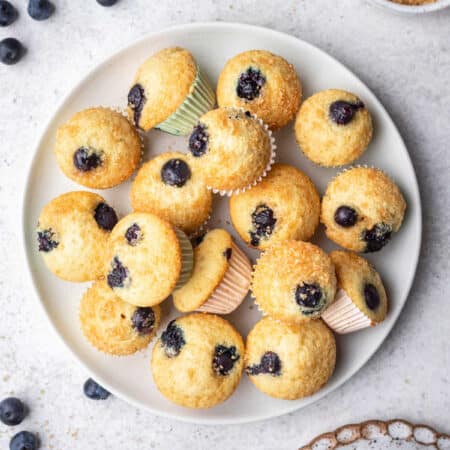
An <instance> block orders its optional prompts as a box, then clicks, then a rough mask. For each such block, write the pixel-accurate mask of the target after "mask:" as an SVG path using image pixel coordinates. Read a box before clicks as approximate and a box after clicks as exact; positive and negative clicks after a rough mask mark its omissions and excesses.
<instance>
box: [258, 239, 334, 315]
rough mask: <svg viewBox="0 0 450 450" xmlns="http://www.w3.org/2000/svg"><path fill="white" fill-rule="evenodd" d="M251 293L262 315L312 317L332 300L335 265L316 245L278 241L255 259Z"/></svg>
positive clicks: (320, 312)
mask: <svg viewBox="0 0 450 450" xmlns="http://www.w3.org/2000/svg"><path fill="white" fill-rule="evenodd" d="M252 292H253V296H254V297H255V301H256V303H257V305H258V307H259V308H260V309H261V310H262V312H263V313H264V314H265V315H268V316H272V317H274V318H275V319H279V320H285V321H289V322H303V321H305V320H309V319H315V318H318V317H320V315H321V314H322V312H323V311H325V309H326V308H327V307H328V305H329V304H330V303H331V302H332V301H333V299H334V295H335V293H336V275H335V271H334V265H333V263H332V262H331V259H330V257H329V256H328V255H327V254H326V253H325V252H324V251H323V250H322V249H321V248H319V247H317V246H316V245H313V244H310V243H308V242H302V241H283V242H279V243H277V244H274V245H273V246H272V247H270V248H269V249H268V250H267V251H266V252H264V253H263V254H262V255H261V256H260V258H259V259H258V261H257V263H256V266H255V268H254V272H253V282H252Z"/></svg>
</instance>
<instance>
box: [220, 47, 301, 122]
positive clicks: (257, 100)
mask: <svg viewBox="0 0 450 450" xmlns="http://www.w3.org/2000/svg"><path fill="white" fill-rule="evenodd" d="M301 97H302V86H301V83H300V80H299V78H298V76H297V73H296V72H295V69H294V66H293V65H292V64H289V63H288V62H287V61H286V60H285V59H284V58H282V57H281V56H278V55H274V54H273V53H270V52H268V51H265V50H249V51H246V52H243V53H240V54H239V55H236V56H234V57H233V58H231V59H230V60H229V61H228V62H227V63H226V65H225V67H224V68H223V70H222V72H221V74H220V77H219V82H218V85H217V102H218V104H219V106H220V107H224V106H231V107H235V108H242V109H244V110H248V111H250V112H251V113H253V114H256V115H257V116H258V117H259V118H260V119H262V120H263V121H264V122H265V123H266V124H267V125H268V126H269V127H270V128H272V129H277V128H281V127H283V126H284V125H286V124H287V123H288V122H289V121H290V120H292V119H293V118H294V116H295V113H296V112H297V111H298V108H299V106H300V101H301Z"/></svg>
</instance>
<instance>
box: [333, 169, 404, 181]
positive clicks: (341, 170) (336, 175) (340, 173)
mask: <svg viewBox="0 0 450 450" xmlns="http://www.w3.org/2000/svg"><path fill="white" fill-rule="evenodd" d="M353 169H372V170H377V171H379V172H381V173H382V174H383V175H385V176H386V177H387V178H389V180H391V181H392V183H394V184H395V185H396V184H397V183H396V182H395V181H394V180H393V179H392V177H391V176H390V175H389V174H388V173H386V172H385V171H384V170H383V169H380V168H379V167H376V166H372V165H367V164H352V165H351V166H348V167H344V168H343V169H340V170H339V171H338V172H336V174H335V175H334V176H333V177H332V178H331V180H330V181H329V182H328V185H329V184H330V183H331V182H333V181H334V180H335V179H336V178H338V177H339V175H342V174H343V173H345V172H350V171H351V170H353Z"/></svg>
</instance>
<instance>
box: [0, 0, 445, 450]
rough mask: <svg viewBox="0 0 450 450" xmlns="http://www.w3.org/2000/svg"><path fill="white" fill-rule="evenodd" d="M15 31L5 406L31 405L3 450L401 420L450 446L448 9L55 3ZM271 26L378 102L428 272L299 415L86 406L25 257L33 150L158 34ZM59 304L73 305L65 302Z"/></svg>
mask: <svg viewBox="0 0 450 450" xmlns="http://www.w3.org/2000/svg"><path fill="white" fill-rule="evenodd" d="M11 1H12V2H13V3H14V4H16V5H17V6H18V7H19V8H20V13H21V17H20V19H19V21H18V22H16V23H15V24H14V25H12V26H10V27H8V28H0V39H3V38H4V37H8V36H15V37H18V38H19V39H21V40H22V41H23V42H24V43H25V45H26V46H27V47H28V50H29V51H28V54H27V56H26V58H25V59H24V60H23V61H22V62H21V63H20V64H18V65H17V66H12V67H7V66H4V65H0V139H1V144H0V302H1V304H0V311H1V314H0V397H4V396H6V395H10V394H14V395H18V396H20V397H22V398H23V399H25V400H26V402H27V403H28V404H29V405H30V408H31V414H30V416H29V418H28V419H27V420H26V421H25V422H24V423H23V424H22V426H19V427H16V428H17V430H15V429H12V428H7V427H5V426H3V425H2V424H0V448H1V449H6V448H7V447H8V442H9V439H10V437H11V436H12V434H13V433H14V432H15V431H18V430H19V429H29V430H31V431H36V432H39V434H40V436H41V439H42V448H44V449H60V450H72V449H73V450H75V449H77V450H78V449H80V450H84V449H86V450H87V449H89V450H97V449H105V448H107V449H111V450H115V449H127V450H134V449H136V450H137V449H150V448H156V449H182V448H183V449H209V448H214V449H217V450H220V449H226V450H233V449H243V448H249V449H250V448H251V449H295V448H297V447H298V446H300V445H302V444H305V443H306V442H307V441H309V440H310V439H311V438H313V437H314V436H315V435H316V434H319V433H322V432H325V431H327V430H329V429H334V428H336V427H338V426H340V425H344V424H346V423H349V422H356V421H361V420H366V419H372V418H380V419H389V418H393V417H402V418H404V419H407V420H410V421H412V422H425V423H428V424H429V425H431V426H434V427H436V428H437V429H440V430H442V431H445V432H447V433H450V418H449V417H450V383H449V376H450V375H449V374H450V344H449V341H450V319H449V317H450V300H449V295H448V293H447V289H448V279H449V275H450V270H449V262H448V261H449V258H448V251H449V244H450V239H449V235H450V227H449V225H448V224H449V222H450V213H449V198H450V190H449V185H448V178H449V174H450V170H449V169H450V167H449V166H450V148H449V145H450V144H449V143H450V125H449V113H450V90H449V86H448V84H449V73H450V9H448V10H446V11H444V12H441V13H436V14H432V15H426V16H419V17H405V16H400V15H396V14H392V13H390V12H388V11H385V10H381V9H378V8H375V7H372V6H370V5H368V4H366V3H365V2H364V1H363V0H340V1H339V2H336V1H334V0H296V1H294V0H283V1H279V0H259V1H255V0H247V1H244V0H241V1H238V0H233V1H231V0H214V1H208V0H198V1H193V0H184V1H180V0H166V1H159V2H157V1H149V0H120V2H119V3H118V4H117V5H116V6H115V7H113V8H102V7H100V6H99V5H97V4H96V2H95V1H94V0H54V1H55V4H56V5H57V8H58V11H57V14H55V16H54V17H52V18H51V19H50V20H49V21H47V22H42V23H39V22H34V21H32V20H31V19H30V18H29V17H28V16H27V14H26V12H25V3H26V1H25V0H11ZM214 20H222V21H237V22H247V23H253V24H258V25H263V26H267V27H270V28H274V29H276V30H280V31H285V32H287V33H291V34H293V35H295V36H298V37H300V38H302V39H305V40H307V41H309V42H311V43H312V44H315V45H317V46H319V47H320V48H322V49H324V50H326V51H327V52H329V53H330V54H331V55H333V56H335V57H336V58H338V59H339V60H340V61H342V62H343V63H344V64H346V65H347V66H348V67H349V68H350V69H351V70H353V71H354V72H355V73H356V74H357V75H359V76H360V77H361V78H362V80H363V81H365V82H366V83H367V84H368V86H369V87H370V88H371V89H372V90H373V91H374V92H375V94H376V95H377V96H378V97H379V99H380V100H381V101H382V103H384V105H385V106H386V108H387V109H388V111H389V112H390V114H391V115H392V117H393V118H394V121H395V122H396V123H397V125H398V127H399V128H400V131H401V133H402V134H403V137H404V139H405V141H406V144H407V146H408V148H409V151H410V153H411V156H412V159H413V163H414V165H415V168H416V171H417V174H418V178H419V182H420V187H421V194H422V201H423V210H424V236H423V248H422V255H421V261H420V264H419V269H418V274H417V278H416V281H415V283H414V285H413V288H412V292H411V295H410V298H409V300H408V302H407V304H406V307H405V309H404V311H403V313H402V315H401V317H400V320H399V322H398V324H397V325H396V327H395V328H394V331H393V332H392V334H391V335H390V337H389V338H388V340H387V341H386V342H385V343H384V344H383V346H382V347H381V349H380V350H379V351H378V352H377V354H376V355H375V356H374V357H373V358H372V360H371V361H370V362H369V363H368V364H367V365H366V366H365V367H364V368H363V369H362V370H361V371H360V372H359V373H358V374H357V375H356V376H355V377H353V378H352V379H351V381H349V382H348V383H346V384H345V385H344V386H343V387H342V388H341V389H339V390H337V391H335V392H334V393H333V394H331V395H328V396H327V397H326V398H324V399H323V400H321V401H319V402H318V403H316V404H314V405H313V406H310V407H308V408H306V409H303V410H302V411H298V412H297V413H293V414H290V415H287V416H284V417H280V418H278V419H274V420H270V421H266V422H259V423H254V424H249V425H242V426H217V427H205V426H196V425H188V424H183V423H180V422H176V421H171V420H167V419H162V418H159V417H156V416H152V415H150V414H148V413H146V412H141V411H138V410H136V409H135V408H134V407H132V406H129V405H127V404H125V403H123V402H122V401H120V400H118V399H115V398H112V399H110V400H108V401H106V402H92V401H89V400H87V399H85V398H84V396H83V395H82V391H81V386H82V383H83V382H84V380H85V378H86V377H87V374H86V373H84V371H83V370H82V369H80V368H79V366H78V365H77V363H76V362H75V361H73V360H72V359H71V356H70V355H69V354H68V353H67V352H66V351H65V350H64V349H63V347H62V345H61V344H60V343H59V342H58V340H57V339H56V338H55V336H54V335H53V333H52V332H51V330H50V329H49V327H48V326H47V324H46V322H45V320H44V318H43V317H42V315H41V313H40V311H39V309H38V308H37V306H36V305H35V302H36V299H35V298H34V295H33V293H32V291H31V288H30V286H29V285H28V284H27V280H28V279H27V276H26V274H25V273H24V272H25V267H24V263H23V260H22V250H21V249H20V246H19V243H20V238H19V233H20V211H19V204H20V195H21V192H22V189H23V183H24V176H25V174H24V171H25V167H26V166H27V163H28V159H29V158H30V157H31V152H32V150H33V146H34V143H35V141H36V139H37V137H38V136H39V133H40V132H41V130H42V129H43V127H44V125H45V123H46V121H47V119H48V118H49V116H50V114H51V112H52V111H53V110H54V109H55V108H56V106H57V105H58V104H59V102H60V101H61V98H62V97H63V96H64V95H65V94H66V93H67V92H68V91H69V90H70V89H71V87H72V86H73V85H74V84H75V83H76V82H77V81H78V79H79V78H80V76H81V75H83V74H84V73H85V72H86V71H88V70H90V69H91V68H93V67H94V66H95V65H96V64H97V63H98V62H100V61H102V60H103V59H104V58H105V57H107V56H109V55H110V54H112V53H113V52H114V51H115V50H116V49H118V48H120V47H122V46H124V45H126V44H127V43H130V42H132V41H133V40H134V39H136V38H139V37H141V36H143V35H145V34H146V33H148V32H150V31H155V30H159V29H162V28H164V27H166V26H170V25H174V24H178V23H186V22H193V21H214ZM61 301H64V299H61Z"/></svg>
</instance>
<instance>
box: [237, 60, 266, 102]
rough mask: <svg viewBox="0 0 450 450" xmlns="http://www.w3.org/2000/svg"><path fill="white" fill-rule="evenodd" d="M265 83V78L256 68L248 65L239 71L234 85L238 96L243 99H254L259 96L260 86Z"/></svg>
mask: <svg viewBox="0 0 450 450" xmlns="http://www.w3.org/2000/svg"><path fill="white" fill-rule="evenodd" d="M265 83H266V79H265V78H264V76H263V75H262V73H261V71H260V70H258V69H253V68H252V67H249V68H248V69H247V70H246V71H245V72H243V73H241V75H240V76H239V79H238V84H237V87H236V93H237V95H238V97H240V98H243V99H245V100H254V99H255V98H256V97H258V96H259V94H260V91H261V88H262V87H263V86H264V84H265Z"/></svg>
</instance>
